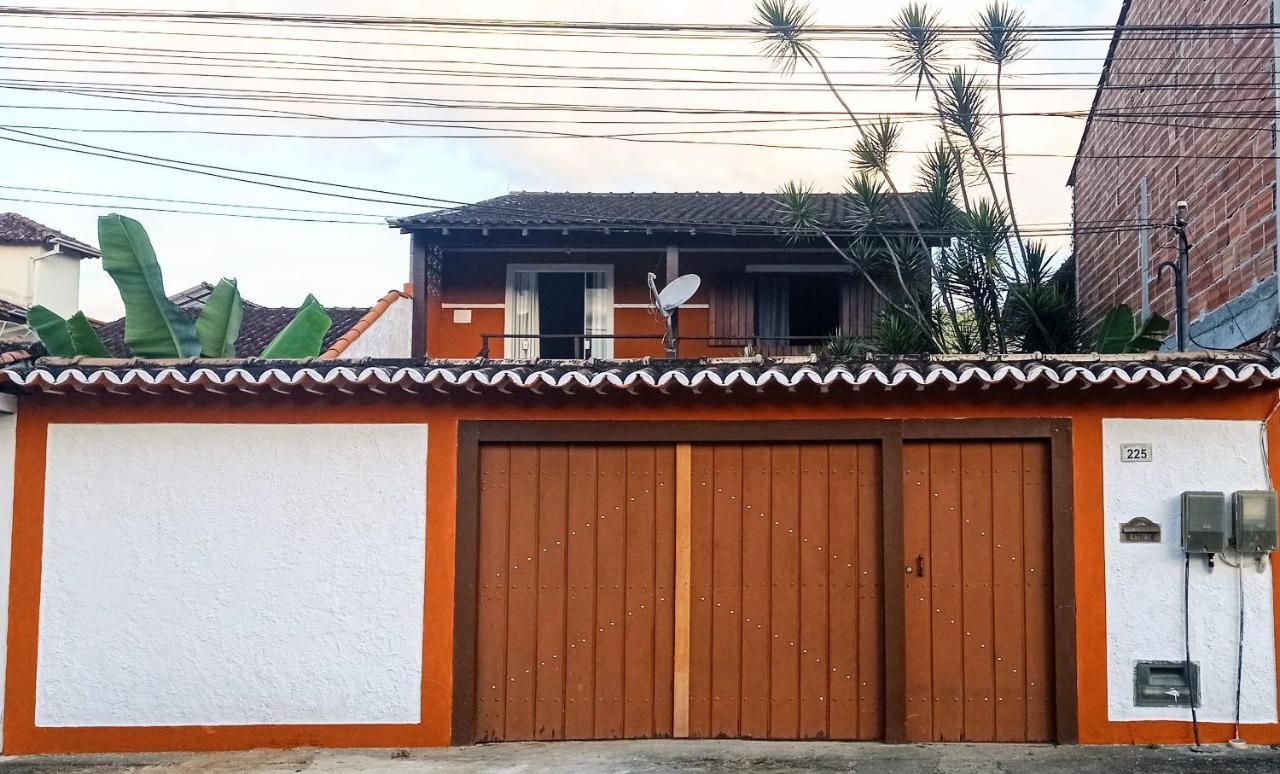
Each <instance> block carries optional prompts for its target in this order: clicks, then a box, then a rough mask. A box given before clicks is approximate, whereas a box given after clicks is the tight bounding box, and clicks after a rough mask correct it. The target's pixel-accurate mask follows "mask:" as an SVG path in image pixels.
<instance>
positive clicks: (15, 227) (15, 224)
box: [0, 212, 100, 258]
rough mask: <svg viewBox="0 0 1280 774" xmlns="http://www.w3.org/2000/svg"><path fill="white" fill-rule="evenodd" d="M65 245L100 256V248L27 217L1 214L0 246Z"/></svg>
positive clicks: (84, 252) (93, 255) (88, 254)
mask: <svg viewBox="0 0 1280 774" xmlns="http://www.w3.org/2000/svg"><path fill="white" fill-rule="evenodd" d="M52 243H57V244H63V245H66V246H67V247H69V248H71V249H72V250H75V251H76V252H80V253H83V254H85V255H87V256H91V257H95V258H96V257H97V256H98V255H100V253H99V252H98V248H96V247H94V246H93V245H90V244H87V243H85V242H81V241H80V240H79V239H74V238H72V237H69V236H67V235H66V234H64V233H62V232H61V231H58V230H57V229H52V228H49V227H48V226H46V225H44V224H43V223H37V222H35V221H34V220H32V219H31V218H28V217H26V216H25V215H19V214H18V213H16V212H0V244H11V245H46V244H52Z"/></svg>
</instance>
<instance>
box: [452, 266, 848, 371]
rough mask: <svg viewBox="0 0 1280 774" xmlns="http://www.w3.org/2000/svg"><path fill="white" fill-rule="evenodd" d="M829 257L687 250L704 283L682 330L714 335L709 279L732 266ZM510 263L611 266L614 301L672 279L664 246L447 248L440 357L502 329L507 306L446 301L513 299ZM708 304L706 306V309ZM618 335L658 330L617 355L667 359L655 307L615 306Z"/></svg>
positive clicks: (497, 347)
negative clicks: (459, 310)
mask: <svg viewBox="0 0 1280 774" xmlns="http://www.w3.org/2000/svg"><path fill="white" fill-rule="evenodd" d="M831 262H832V261H831V257H830V255H824V254H820V255H819V256H818V257H814V254H812V253H802V254H798V255H787V254H784V253H782V252H779V253H778V254H772V253H763V254H761V253H752V254H751V257H748V258H743V257H740V256H734V255H726V254H723V253H696V252H695V253H687V254H682V255H681V256H680V272H681V273H684V274H698V275H700V276H701V277H702V278H703V280H704V282H703V286H702V288H701V289H700V290H699V291H698V293H697V294H696V295H694V297H693V298H692V299H690V301H689V303H690V304H692V305H693V307H691V308H688V309H684V310H682V311H681V312H680V333H681V335H682V336H686V337H693V338H696V337H699V336H707V335H709V333H710V311H709V310H708V309H707V308H705V306H706V304H707V303H708V301H709V296H710V294H709V292H708V285H709V282H710V279H709V278H711V277H713V276H714V275H715V274H717V273H724V272H726V271H745V267H746V265H747V264H750V263H755V264H795V263H831ZM508 263H565V264H573V263H592V264H610V265H612V266H613V267H614V299H613V300H614V303H615V304H648V303H649V287H648V283H647V280H646V278H645V275H646V274H647V273H648V272H650V271H652V272H654V273H655V274H656V275H657V276H658V280H657V281H658V284H659V286H661V285H662V284H664V283H665V281H666V257H665V254H664V253H663V252H656V251H647V252H635V253H630V252H627V253H617V252H607V253H592V252H591V250H589V249H582V250H575V251H574V252H573V253H572V254H570V255H564V254H556V253H531V254H520V256H519V257H517V258H512V257H511V256H510V255H507V254H501V253H497V254H491V253H456V254H450V253H449V252H448V251H447V250H446V252H445V257H444V268H443V271H442V272H441V289H440V291H438V292H436V293H433V294H431V295H430V296H428V299H427V353H428V354H429V355H430V356H431V357H436V358H472V357H475V356H476V355H477V354H478V353H479V352H480V348H481V343H482V342H481V334H485V333H502V332H503V325H504V320H503V310H502V309H501V308H496V309H495V308H474V307H468V308H471V322H470V323H455V322H454V321H453V312H454V310H453V309H446V308H444V306H443V305H444V304H461V305H466V304H486V305H490V306H491V305H494V304H503V303H505V301H506V282H507V264H508ZM700 307H701V308H700ZM614 333H615V334H643V335H647V336H653V337H654V340H652V341H641V340H637V341H625V340H620V341H617V342H616V343H615V345H614V356H615V357H619V358H636V357H646V356H649V357H660V356H662V354H663V349H662V343H661V341H660V339H661V337H662V335H663V333H664V327H663V325H662V324H661V323H660V322H659V321H658V320H657V319H656V318H655V317H654V315H653V313H652V312H651V311H650V310H648V309H615V310H614ZM502 344H503V342H502V341H501V340H500V339H494V340H493V341H492V343H491V344H490V348H489V356H490V357H493V358H501V357H502V356H503V354H504V352H505V350H504V348H503V346H502ZM742 350H743V346H742V345H737V346H730V347H722V346H714V347H713V346H711V344H710V342H706V341H688V340H686V341H683V342H682V343H681V345H680V356H681V357H711V356H714V357H733V356H736V355H740V354H742Z"/></svg>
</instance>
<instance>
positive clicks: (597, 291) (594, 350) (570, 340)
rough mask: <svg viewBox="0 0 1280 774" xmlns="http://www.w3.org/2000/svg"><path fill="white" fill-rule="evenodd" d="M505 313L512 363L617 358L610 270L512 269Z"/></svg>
mask: <svg viewBox="0 0 1280 774" xmlns="http://www.w3.org/2000/svg"><path fill="white" fill-rule="evenodd" d="M506 310H507V312H506V331H505V333H506V334H508V335H509V336H514V337H515V338H508V339H507V340H506V346H505V347H504V348H503V351H504V352H505V353H506V356H507V357H509V358H515V359H521V360H525V359H534V358H562V359H563V358H585V357H595V358H610V357H613V340H612V339H609V338H605V337H606V336H610V335H612V334H613V267H612V266H609V265H605V264H509V265H508V266H507V303H506ZM593 336H599V337H600V338H593Z"/></svg>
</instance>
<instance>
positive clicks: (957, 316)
mask: <svg viewBox="0 0 1280 774" xmlns="http://www.w3.org/2000/svg"><path fill="white" fill-rule="evenodd" d="M756 13H757V15H756V23H757V24H758V25H759V27H760V29H761V31H762V33H763V35H764V42H765V52H766V54H767V55H768V56H769V58H770V59H772V60H773V62H774V64H775V65H776V66H777V67H778V68H779V69H780V70H782V71H783V72H784V73H788V74H789V73H791V72H794V71H795V69H796V67H797V66H798V65H799V64H800V63H802V62H803V63H805V64H808V65H811V66H813V67H815V68H816V69H817V70H818V71H819V72H820V73H821V74H822V77H823V80H824V81H825V83H826V85H827V88H828V89H829V90H830V91H831V92H832V94H834V95H835V97H836V99H837V100H838V101H839V103H840V105H841V107H842V108H843V109H844V112H845V113H846V114H848V116H849V118H850V120H851V121H852V122H853V124H854V127H855V128H856V129H857V130H858V133H859V138H858V140H857V142H856V143H855V144H854V146H853V148H852V153H851V156H852V157H851V166H852V167H853V169H854V173H855V174H854V175H853V177H852V178H851V179H850V181H849V184H848V186H847V188H846V194H845V201H846V204H847V205H848V206H847V209H848V211H849V216H848V219H847V222H846V223H844V224H842V225H844V226H847V227H848V234H849V239H848V241H847V242H846V243H844V244H841V243H840V242H839V241H837V239H836V238H835V237H833V236H832V232H833V229H832V224H824V223H822V222H821V220H820V218H819V217H818V214H817V207H816V203H815V202H814V201H813V198H812V194H811V193H810V191H809V189H808V188H806V187H804V186H800V185H797V184H790V185H789V186H788V187H787V188H785V189H784V190H783V192H782V193H781V194H780V195H779V199H778V201H779V202H780V204H781V206H782V209H783V211H784V212H785V213H787V215H788V219H789V221H790V222H791V224H792V231H793V234H794V235H796V236H797V237H799V236H814V235H817V236H820V237H821V238H823V239H825V241H826V242H827V243H828V244H829V245H830V246H831V247H832V248H833V249H835V250H836V251H837V252H838V253H839V254H840V255H841V256H842V257H843V258H844V259H845V260H846V261H847V262H849V263H850V264H852V265H853V266H854V267H855V268H856V269H857V270H858V271H859V272H860V273H861V274H862V275H863V277H864V278H866V279H867V281H868V283H869V285H870V286H871V287H872V289H873V290H874V291H875V292H876V293H877V294H878V295H879V296H880V297H881V298H882V299H884V300H885V302H886V308H885V311H884V313H883V315H882V318H881V320H880V323H879V324H878V325H877V328H876V336H875V338H876V339H877V341H878V342H879V346H880V347H881V349H882V351H887V352H900V351H903V348H904V347H916V348H917V350H927V351H935V352H936V351H961V352H975V351H986V352H991V351H1001V352H1003V351H1007V349H1008V348H1009V346H1011V345H1012V346H1016V347H1020V348H1028V347H1035V348H1037V349H1041V350H1043V349H1056V350H1058V351H1072V350H1073V349H1074V348H1075V347H1076V346H1077V344H1076V342H1077V341H1078V336H1079V333H1080V331H1079V324H1078V322H1079V321H1078V318H1076V317H1075V310H1074V301H1073V299H1072V297H1071V295H1070V294H1069V293H1068V292H1067V291H1066V289H1064V288H1061V287H1059V286H1057V285H1054V284H1052V283H1048V282H1046V281H1045V280H1044V276H1045V274H1046V270H1047V268H1046V267H1047V265H1048V263H1047V259H1046V257H1045V254H1044V250H1043V246H1042V245H1027V244H1025V243H1024V242H1023V240H1022V238H1021V233H1020V231H1019V229H1018V227H1017V220H1016V217H1015V215H1014V212H1013V210H1014V208H1013V198H1012V193H1011V186H1010V183H1009V175H1008V168H1007V163H1006V161H1007V154H1006V152H1005V140H1006V133H1005V127H1004V115H1003V113H1004V102H1003V97H1002V95H1001V94H1000V87H1001V86H1002V84H1003V73H1004V66H1005V65H1006V64H1007V63H1009V62H1012V61H1015V60H1017V59H1018V58H1020V57H1022V56H1024V55H1025V51H1026V36H1025V33H1024V31H1023V30H1024V27H1023V19H1022V15H1021V13H1018V12H1015V11H1013V10H1011V9H1010V8H1009V7H1008V6H1007V5H1006V4H1005V3H1004V2H1003V0H993V1H992V3H991V5H990V6H989V7H988V8H987V9H986V10H985V11H984V12H983V14H982V15H981V16H980V18H979V24H978V26H977V27H976V28H975V37H976V41H977V42H976V43H975V45H976V46H977V47H978V49H979V51H980V55H981V57H982V58H983V59H984V61H988V62H991V63H992V64H994V65H995V66H996V68H997V113H998V114H999V115H998V118H999V132H998V135H997V137H996V138H995V142H996V144H998V146H999V147H998V150H995V149H992V148H991V147H990V146H991V145H992V143H993V139H992V137H991V131H990V126H989V124H990V119H991V116H990V115H989V114H988V112H987V105H986V98H985V96H984V95H983V93H982V90H983V89H984V88H985V84H983V83H981V82H980V81H979V80H978V79H977V78H976V77H974V76H973V75H972V74H970V73H968V72H966V71H964V70H963V69H955V70H953V71H951V72H949V73H944V72H943V70H942V67H941V64H940V62H941V60H942V58H943V57H944V56H945V54H946V43H947V37H946V35H945V34H944V32H945V30H944V28H943V26H942V24H941V23H940V21H939V16H938V14H937V13H936V12H933V11H930V10H929V8H928V7H927V6H925V5H923V4H920V3H911V4H909V5H908V6H906V7H905V8H904V9H903V11H902V12H901V13H900V14H899V15H898V16H897V17H896V18H895V20H894V31H893V33H892V38H891V42H892V45H893V47H894V49H895V51H896V52H897V54H896V56H895V58H894V70H895V71H896V72H897V73H898V75H899V76H900V77H901V78H902V80H903V81H904V82H906V83H913V84H914V87H915V89H916V91H917V94H918V93H919V92H920V91H921V90H922V89H924V88H925V87H926V86H927V88H928V90H929V94H930V96H931V97H932V98H933V103H934V108H935V110H936V112H937V116H938V123H939V127H940V129H941V136H940V139H939V141H938V143H937V144H936V145H935V147H934V148H933V150H932V151H931V152H929V153H927V154H926V155H925V156H924V157H923V159H922V162H921V164H920V171H919V177H918V180H917V183H918V189H919V191H920V193H918V194H917V198H918V202H919V206H915V203H913V204H912V206H908V205H907V202H906V199H905V197H904V196H903V194H902V192H901V189H900V188H899V187H898V186H897V184H896V183H895V181H894V178H893V176H892V175H891V174H890V171H889V166H890V160H891V159H892V158H893V157H894V156H895V155H896V154H897V153H898V152H899V147H898V144H899V140H900V138H901V132H900V130H899V127H898V126H896V125H895V124H894V123H893V122H892V121H890V120H889V119H887V118H881V119H879V120H877V121H867V120H865V119H861V118H859V116H858V115H856V114H855V113H854V112H853V111H852V110H851V109H850V107H849V104H848V103H847V102H846V100H845V98H844V96H843V95H842V94H841V93H840V90H839V89H838V88H837V87H836V85H835V83H834V82H833V81H832V80H831V78H830V76H829V75H828V73H827V70H826V68H825V66H824V64H823V61H822V58H821V56H820V55H819V52H818V50H817V49H816V47H815V46H814V45H813V43H812V42H811V40H810V39H809V36H808V34H807V32H808V28H809V26H810V25H811V21H812V13H811V12H810V11H809V9H808V8H807V6H805V5H804V4H803V2H802V1H801V0H759V2H758V3H757V6H756ZM997 161H998V163H999V164H1000V172H1001V175H1002V177H1003V182H1004V187H1003V188H1004V190H1003V192H1001V191H999V190H998V189H997V185H996V182H995V177H994V175H993V174H992V171H991V168H992V166H994V164H995V163H997ZM968 170H974V172H972V174H977V175H980V176H981V177H982V179H983V181H984V182H985V183H986V188H987V189H988V190H989V192H990V199H974V198H972V197H971V196H970V192H969V190H968V187H967V183H966V174H967V172H968ZM957 199H959V200H960V201H957ZM894 205H896V210H897V212H900V213H902V214H905V216H906V218H907V220H908V222H909V224H910V227H911V228H910V237H909V238H904V235H903V234H902V232H901V229H900V227H899V226H898V225H897V223H898V220H897V218H896V217H895V214H896V213H895V212H894V210H895V207H894ZM837 233H839V232H837ZM926 234H929V235H932V236H933V237H934V239H933V241H932V242H931V241H930V240H929V239H927V238H926ZM1006 265H1007V267H1008V269H1009V272H1008V273H1006V271H1005V266H1006ZM1010 275H1012V279H1010ZM885 278H890V279H891V280H896V283H897V291H898V292H891V291H890V290H889V289H888V288H887V287H885V286H884V285H883V284H882V282H883V280H884V279H885ZM925 278H928V279H929V280H930V282H929V283H927V284H925V283H924V282H923V281H924V279H925Z"/></svg>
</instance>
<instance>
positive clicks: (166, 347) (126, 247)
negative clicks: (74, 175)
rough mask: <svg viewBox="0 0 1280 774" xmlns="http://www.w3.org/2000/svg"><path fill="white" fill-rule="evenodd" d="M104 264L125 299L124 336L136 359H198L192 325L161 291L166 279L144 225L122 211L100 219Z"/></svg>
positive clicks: (197, 343)
mask: <svg viewBox="0 0 1280 774" xmlns="http://www.w3.org/2000/svg"><path fill="white" fill-rule="evenodd" d="M98 244H99V246H100V247H101V249H102V268H104V269H106V270H107V273H108V274H110V275H111V279H112V280H113V281H115V283H116V287H117V288H119V290H120V298H121V299H122V300H123V301H124V340H125V343H126V344H128V345H129V349H131V350H132V351H133V354H135V355H137V356H139V357H197V356H198V355H199V354H200V339H199V338H198V337H197V336H196V326H195V324H194V323H193V322H192V321H191V320H190V319H189V318H188V317H187V316H186V315H185V314H183V313H182V310H181V309H180V308H178V305H177V304H175V303H173V302H172V301H170V300H169V299H168V298H167V297H166V296H165V294H164V278H163V276H162V275H161V272H160V263H159V262H158V261H157V260H156V253H155V250H154V249H153V248H152V247H151V239H150V238H148V237H147V231H146V229H144V228H143V227H142V224H141V223H139V222H138V221H136V220H133V219H132V218H126V217H124V216H121V215H115V214H112V215H103V216H102V217H101V218H98Z"/></svg>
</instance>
